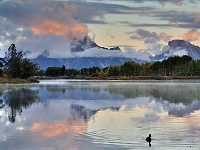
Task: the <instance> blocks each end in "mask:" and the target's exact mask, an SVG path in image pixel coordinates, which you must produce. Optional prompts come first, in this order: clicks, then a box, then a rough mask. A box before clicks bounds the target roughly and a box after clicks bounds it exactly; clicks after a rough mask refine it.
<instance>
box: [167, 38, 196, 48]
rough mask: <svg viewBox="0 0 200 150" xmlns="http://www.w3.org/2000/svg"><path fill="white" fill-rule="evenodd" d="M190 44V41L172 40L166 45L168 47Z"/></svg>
mask: <svg viewBox="0 0 200 150" xmlns="http://www.w3.org/2000/svg"><path fill="white" fill-rule="evenodd" d="M191 45H192V44H191V43H190V42H188V41H184V40H172V41H169V42H168V46H170V47H188V46H191Z"/></svg>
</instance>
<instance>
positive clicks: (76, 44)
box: [70, 36, 98, 52]
mask: <svg viewBox="0 0 200 150" xmlns="http://www.w3.org/2000/svg"><path fill="white" fill-rule="evenodd" d="M93 47H98V45H97V44H96V43H95V42H93V41H92V40H91V39H90V37H89V36H85V38H84V39H83V40H79V39H77V38H75V37H74V38H73V40H72V41H71V43H70V51H71V52H81V51H84V50H86V49H90V48H93Z"/></svg>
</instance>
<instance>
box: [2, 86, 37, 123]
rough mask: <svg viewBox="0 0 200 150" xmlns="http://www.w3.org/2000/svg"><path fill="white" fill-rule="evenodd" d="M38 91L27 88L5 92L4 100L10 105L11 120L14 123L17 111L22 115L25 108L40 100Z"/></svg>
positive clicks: (9, 114)
mask: <svg viewBox="0 0 200 150" xmlns="http://www.w3.org/2000/svg"><path fill="white" fill-rule="evenodd" d="M37 94H38V91H34V90H31V89H27V88H22V89H9V90H7V91H5V93H4V94H3V100H2V101H5V104H6V105H7V106H8V110H7V111H8V118H9V121H10V122H12V123H14V122H15V118H16V115H17V113H18V114H19V115H21V113H22V109H23V108H28V107H30V106H31V105H32V104H33V103H36V102H38V100H39V97H38V96H37Z"/></svg>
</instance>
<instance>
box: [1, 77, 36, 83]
mask: <svg viewBox="0 0 200 150" xmlns="http://www.w3.org/2000/svg"><path fill="white" fill-rule="evenodd" d="M22 83H39V80H37V79H32V78H31V79H20V78H5V77H0V84H22Z"/></svg>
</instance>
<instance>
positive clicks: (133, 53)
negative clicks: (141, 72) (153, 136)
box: [73, 47, 151, 61]
mask: <svg viewBox="0 0 200 150" xmlns="http://www.w3.org/2000/svg"><path fill="white" fill-rule="evenodd" d="M73 54H74V56H75V57H126V58H137V59H141V60H146V61H150V58H149V57H150V56H151V55H150V53H148V52H144V51H142V50H136V49H134V48H132V47H124V50H123V51H119V50H107V49H102V48H98V47H95V48H91V49H86V50H85V51H83V52H77V53H73Z"/></svg>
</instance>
